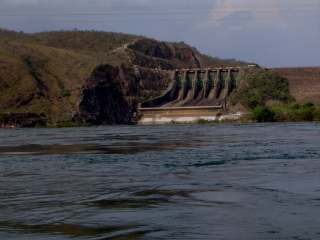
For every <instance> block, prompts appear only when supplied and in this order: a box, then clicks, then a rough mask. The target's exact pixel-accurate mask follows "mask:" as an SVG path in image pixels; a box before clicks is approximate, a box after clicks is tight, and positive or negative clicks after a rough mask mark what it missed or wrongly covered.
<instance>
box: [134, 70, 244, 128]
mask: <svg viewBox="0 0 320 240" xmlns="http://www.w3.org/2000/svg"><path fill="white" fill-rule="evenodd" d="M240 70H241V68H240V67H228V68H204V69H201V68H200V69H176V70H174V71H172V73H171V82H170V85H169V86H168V88H167V90H166V91H165V92H164V93H163V94H162V95H161V96H159V97H157V98H154V99H151V100H149V101H146V102H144V103H141V104H140V107H139V112H140V122H141V123H166V122H193V121H198V120H208V121H212V120H217V119H219V116H220V115H221V114H222V112H225V111H226V109H227V99H228V96H229V95H230V93H231V92H232V91H233V90H234V89H235V88H236V87H237V79H238V77H239V72H240Z"/></svg>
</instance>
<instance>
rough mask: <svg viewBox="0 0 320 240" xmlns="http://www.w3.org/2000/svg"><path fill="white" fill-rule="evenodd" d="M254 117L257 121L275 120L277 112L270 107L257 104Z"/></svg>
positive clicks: (253, 112)
mask: <svg viewBox="0 0 320 240" xmlns="http://www.w3.org/2000/svg"><path fill="white" fill-rule="evenodd" d="M251 115H252V119H253V120H254V121H257V122H274V121H275V115H276V114H275V112H274V111H273V110H272V109H270V108H269V107H265V106H257V107H255V108H254V109H253V111H252V114H251Z"/></svg>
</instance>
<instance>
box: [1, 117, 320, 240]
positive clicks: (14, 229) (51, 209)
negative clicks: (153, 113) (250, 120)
mask: <svg viewBox="0 0 320 240" xmlns="http://www.w3.org/2000/svg"><path fill="white" fill-rule="evenodd" d="M319 226H320V124H319V123H274V124H212V125H163V126H110V127H91V128H70V129H1V130H0V239H1V240H7V239H15V240H26V239H30V240H31V239H32V240H42V239H49V240H57V239H59V240H60V239H61V240H66V239H94V240H102V239H105V240H107V239H114V240H125V239H126V240H127V239H130V240H131V239H148V240H149V239H190V240H191V239H208V240H209V239H210V240H211V239H219V240H242V239H243V240H248V239H249V240H250V239H266V240H267V239H268V240H269V239H277V240H281V239H286V240H287V239H292V240H302V239H305V240H307V239H320V228H319Z"/></svg>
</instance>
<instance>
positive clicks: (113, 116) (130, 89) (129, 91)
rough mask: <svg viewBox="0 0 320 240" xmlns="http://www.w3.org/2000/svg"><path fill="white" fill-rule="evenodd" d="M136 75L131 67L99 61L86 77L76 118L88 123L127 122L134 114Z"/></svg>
mask: <svg viewBox="0 0 320 240" xmlns="http://www.w3.org/2000/svg"><path fill="white" fill-rule="evenodd" d="M138 82H139V78H138V76H137V74H136V73H135V72H134V70H133V69H132V68H126V67H125V66H121V67H113V66H111V65H101V66H99V67H97V68H96V69H95V70H94V71H93V73H92V74H91V76H90V77H89V78H88V79H87V82H86V86H85V87H84V89H83V92H82V98H81V102H80V105H79V113H78V114H77V115H76V116H75V118H74V119H75V120H76V121H77V122H80V123H87V124H94V125H97V124H130V123H132V122H133V119H134V116H135V114H136V108H137V104H138V103H137V101H136V98H135V96H137V94H138V85H139V84H138Z"/></svg>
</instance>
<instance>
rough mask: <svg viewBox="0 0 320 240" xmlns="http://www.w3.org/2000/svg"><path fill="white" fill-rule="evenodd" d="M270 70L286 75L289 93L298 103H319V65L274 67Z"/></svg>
mask: <svg viewBox="0 0 320 240" xmlns="http://www.w3.org/2000/svg"><path fill="white" fill-rule="evenodd" d="M272 71H274V72H276V73H278V74H280V75H282V76H284V77H286V78H287V79H288V81H289V86H290V93H291V95H292V96H293V97H294V98H295V99H296V100H297V102H299V103H306V102H313V103H320V67H310V68H306V67H305V68H302V67H301V68H275V69H272Z"/></svg>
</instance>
